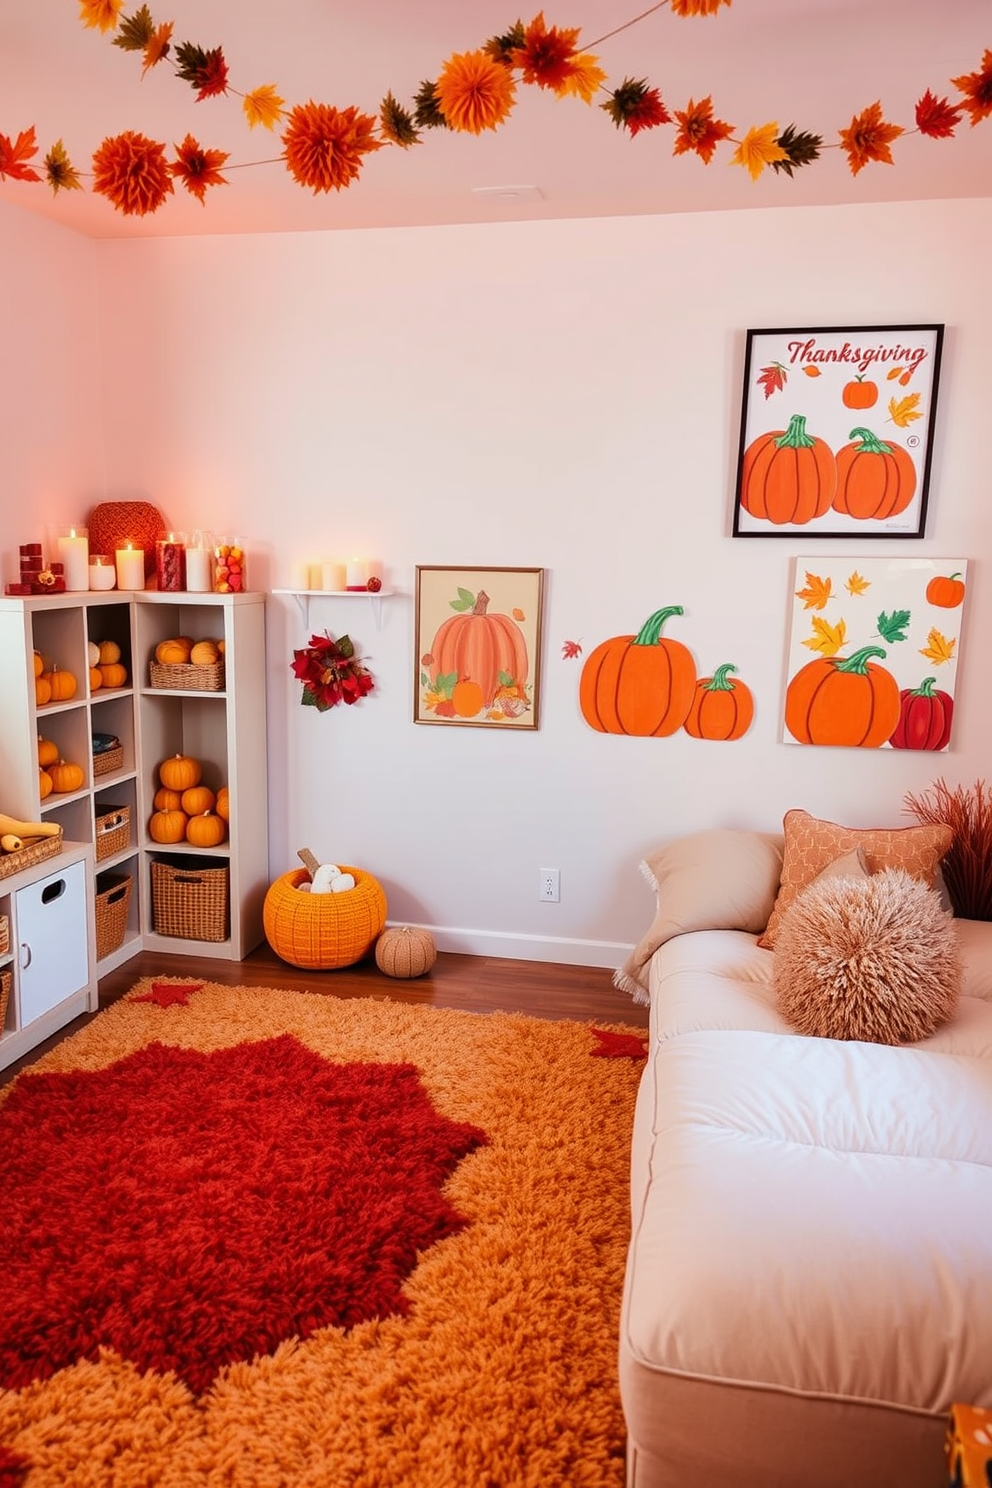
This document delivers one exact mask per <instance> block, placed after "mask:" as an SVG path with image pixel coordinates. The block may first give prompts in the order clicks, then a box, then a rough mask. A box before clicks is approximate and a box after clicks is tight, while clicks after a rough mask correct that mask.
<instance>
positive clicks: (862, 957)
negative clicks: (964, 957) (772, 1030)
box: [773, 868, 961, 1044]
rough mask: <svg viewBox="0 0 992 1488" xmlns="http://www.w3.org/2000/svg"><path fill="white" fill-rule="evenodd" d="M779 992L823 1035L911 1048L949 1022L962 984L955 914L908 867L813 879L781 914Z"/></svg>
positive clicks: (788, 1014)
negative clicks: (953, 915)
mask: <svg viewBox="0 0 992 1488" xmlns="http://www.w3.org/2000/svg"><path fill="white" fill-rule="evenodd" d="M773 977H774V986H775V994H776V996H777V998H778V1006H779V1011H780V1012H781V1014H782V1016H783V1018H785V1019H786V1020H787V1021H788V1022H789V1023H791V1024H792V1026H793V1027H794V1028H796V1029H797V1030H798V1031H799V1032H800V1033H804V1034H808V1035H811V1036H813V1037H817V1038H836V1039H858V1040H861V1041H863V1042H867V1043H874V1044H909V1043H915V1042H916V1041H917V1040H918V1039H922V1038H927V1037H929V1035H930V1034H932V1033H933V1032H935V1030H936V1029H937V1028H939V1027H940V1025H941V1024H942V1023H945V1022H946V1021H947V1019H948V1018H950V1017H951V1016H952V1015H953V1013H954V1010H955V1008H956V1007H957V1000H958V990H959V988H960V985H961V953H960V949H959V946H958V938H957V931H956V929H955V926H954V920H953V917H952V916H951V915H949V914H947V913H946V912H945V911H944V910H943V909H942V908H941V906H940V900H939V898H938V896H937V894H935V893H934V891H933V890H932V889H931V888H929V887H928V886H927V885H926V884H925V883H922V882H921V881H920V880H919V879H916V878H911V877H910V875H909V874H908V873H907V872H906V871H905V869H902V868H890V869H886V870H885V871H884V872H882V873H876V874H874V875H873V876H871V877H868V878H863V877H862V878H826V879H821V880H819V881H817V882H816V883H814V884H811V885H810V887H809V888H808V889H805V890H804V891H803V892H802V893H801V894H800V895H799V896H798V897H797V898H796V899H795V900H794V901H793V903H792V904H791V905H790V907H789V909H788V910H787V911H786V913H785V914H784V915H783V917H782V923H781V927H780V930H779V935H778V939H777V941H776V944H775V967H774V973H773Z"/></svg>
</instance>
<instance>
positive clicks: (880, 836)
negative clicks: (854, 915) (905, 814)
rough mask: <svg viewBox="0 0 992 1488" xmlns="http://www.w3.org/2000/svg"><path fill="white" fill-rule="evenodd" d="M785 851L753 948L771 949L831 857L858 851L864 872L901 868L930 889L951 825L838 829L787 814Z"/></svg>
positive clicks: (950, 835) (803, 814)
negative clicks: (776, 888)
mask: <svg viewBox="0 0 992 1488" xmlns="http://www.w3.org/2000/svg"><path fill="white" fill-rule="evenodd" d="M782 827H783V833H784V852H783V857H782V882H781V886H780V888H779V891H778V895H777V897H776V899H775V905H774V908H773V909H772V912H771V916H770V918H769V920H768V924H767V926H766V928H765V932H764V934H763V935H762V936H761V937H760V939H759V941H758V944H759V945H760V946H764V947H765V948H766V949H767V950H772V949H773V948H774V946H775V943H776V940H777V937H778V931H779V926H780V924H781V922H782V916H783V915H784V914H785V911H786V910H787V909H788V908H789V905H790V904H791V903H792V901H793V900H794V899H795V898H796V895H797V894H800V893H801V892H802V890H803V889H805V888H806V887H807V886H808V885H809V884H811V883H812V882H813V880H814V878H816V876H817V874H819V873H822V871H823V869H824V868H826V867H827V865H828V864H829V863H832V862H833V861H834V860H835V859H837V858H839V857H842V856H843V855H844V854H845V853H849V852H851V851H852V850H853V849H854V848H858V847H860V848H861V849H862V851H863V853H864V858H865V864H866V866H867V869H868V872H869V873H873V874H874V873H881V872H882V871H883V870H884V869H886V868H904V869H905V870H906V872H907V873H909V874H910V875H911V876H912V877H913V878H918V879H921V880H922V882H923V883H925V884H926V885H927V887H930V886H931V885H932V884H933V881H934V875H935V874H936V872H937V866H938V864H939V863H940V860H941V858H942V857H943V856H944V854H945V853H946V851H947V849H948V848H949V847H950V845H951V841H952V838H953V836H954V834H953V832H952V831H951V829H950V827H947V826H944V825H942V824H940V825H927V826H919V827H893V828H887V827H868V828H859V827H842V826H839V825H838V824H837V823H836V822H832V821H821V820H819V819H818V818H817V817H815V816H810V814H809V812H808V811H787V812H786V814H785V818H784V820H783V823H782Z"/></svg>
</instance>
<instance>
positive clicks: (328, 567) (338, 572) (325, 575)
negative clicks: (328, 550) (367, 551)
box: [320, 558, 345, 589]
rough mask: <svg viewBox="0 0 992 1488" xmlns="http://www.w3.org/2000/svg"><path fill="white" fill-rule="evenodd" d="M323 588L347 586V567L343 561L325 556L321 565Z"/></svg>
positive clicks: (321, 585)
mask: <svg viewBox="0 0 992 1488" xmlns="http://www.w3.org/2000/svg"><path fill="white" fill-rule="evenodd" d="M320 568H321V584H320V587H321V588H322V589H343V588H344V587H345V567H344V564H343V563H334V562H333V561H332V560H331V559H329V558H325V559H324V561H323V563H322V564H321V566H320Z"/></svg>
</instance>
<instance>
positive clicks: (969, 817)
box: [903, 780, 992, 920]
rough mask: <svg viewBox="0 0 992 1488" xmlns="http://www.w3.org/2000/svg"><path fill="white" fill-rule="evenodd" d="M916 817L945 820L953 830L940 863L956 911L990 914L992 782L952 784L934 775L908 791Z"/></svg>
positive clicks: (972, 916)
mask: <svg viewBox="0 0 992 1488" xmlns="http://www.w3.org/2000/svg"><path fill="white" fill-rule="evenodd" d="M903 801H904V805H905V808H906V810H907V811H910V812H912V814H913V815H914V816H915V817H916V819H917V821H921V822H945V823H946V824H947V826H949V827H950V828H951V830H952V831H953V833H954V840H953V841H952V843H951V845H950V847H949V848H948V850H947V853H946V854H945V856H944V857H943V859H942V860H941V864H940V869H941V872H942V874H943V876H944V882H945V884H946V885H947V893H948V895H949V897H950V901H951V906H952V908H953V910H954V913H955V915H957V916H958V917H959V918H960V919H964V920H992V786H989V785H988V784H987V783H986V782H985V781H984V780H976V781H975V782H974V784H973V785H969V786H962V785H958V786H954V787H953V788H952V787H951V786H949V785H948V784H947V782H946V781H945V780H935V781H934V783H933V785H932V786H931V787H930V789H929V790H925V791H923V792H922V793H921V794H920V795H918V796H916V795H913V794H907V795H906V796H905V797H904V798H903Z"/></svg>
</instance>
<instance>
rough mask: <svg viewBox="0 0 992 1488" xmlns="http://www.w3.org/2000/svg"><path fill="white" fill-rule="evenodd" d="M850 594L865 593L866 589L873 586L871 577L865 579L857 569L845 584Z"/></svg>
mask: <svg viewBox="0 0 992 1488" xmlns="http://www.w3.org/2000/svg"><path fill="white" fill-rule="evenodd" d="M844 588H845V589H846V590H847V592H848V594H864V592H865V590H866V589H870V588H871V579H864V578H862V577H861V575H860V574H859V573H858V570H857V569H855V570H854V572H853V573H852V574H851V575H850V577H849V578H848V580H847V583H846V584H845V585H844Z"/></svg>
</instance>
